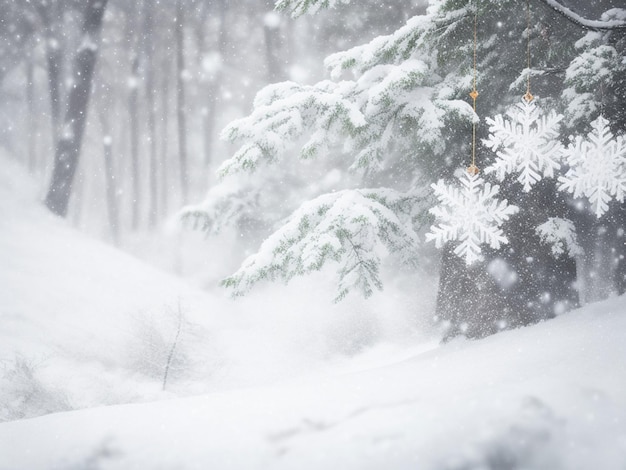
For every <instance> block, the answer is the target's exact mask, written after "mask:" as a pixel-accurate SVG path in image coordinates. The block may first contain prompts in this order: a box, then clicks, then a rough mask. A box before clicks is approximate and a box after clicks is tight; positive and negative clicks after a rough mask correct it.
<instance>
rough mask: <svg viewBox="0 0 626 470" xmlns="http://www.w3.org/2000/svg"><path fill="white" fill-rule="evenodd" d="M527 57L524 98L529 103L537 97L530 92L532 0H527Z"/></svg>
mask: <svg viewBox="0 0 626 470" xmlns="http://www.w3.org/2000/svg"><path fill="white" fill-rule="evenodd" d="M526 35H527V36H526V40H527V41H526V59H527V64H526V66H527V71H528V72H527V76H526V94H525V95H524V96H523V98H524V99H525V100H526V102H527V103H530V102H531V101H532V100H534V99H535V97H534V96H533V94H532V93H531V92H530V0H526Z"/></svg>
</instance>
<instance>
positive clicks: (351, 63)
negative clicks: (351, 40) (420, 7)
mask: <svg viewBox="0 0 626 470" xmlns="http://www.w3.org/2000/svg"><path fill="white" fill-rule="evenodd" d="M430 28H432V20H431V18H430V17H429V16H414V17H412V18H410V19H409V20H408V21H407V23H406V24H405V25H404V26H402V27H401V28H400V29H398V30H397V31H395V32H394V33H393V34H390V35H388V36H378V37H377V38H375V39H373V40H372V41H370V42H369V43H367V44H364V45H361V46H356V47H353V48H352V49H349V50H347V51H342V52H337V53H335V54H331V55H330V56H328V57H327V58H326V59H325V60H324V66H325V67H326V69H327V70H328V71H329V72H330V76H331V77H333V78H335V79H337V78H339V77H340V76H341V74H342V72H343V71H344V70H353V71H355V72H356V73H357V74H359V75H360V74H363V73H364V72H365V71H367V70H370V69H372V68H374V67H375V66H377V65H383V64H399V63H401V62H403V61H405V60H407V59H410V58H411V57H414V56H415V54H416V51H417V49H418V46H421V45H423V43H424V38H425V33H426V32H427V31H428V30H429V29H430Z"/></svg>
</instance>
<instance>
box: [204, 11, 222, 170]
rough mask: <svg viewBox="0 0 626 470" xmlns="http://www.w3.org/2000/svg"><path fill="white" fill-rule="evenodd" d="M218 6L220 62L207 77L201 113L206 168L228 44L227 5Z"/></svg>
mask: <svg viewBox="0 0 626 470" xmlns="http://www.w3.org/2000/svg"><path fill="white" fill-rule="evenodd" d="M217 4H218V8H219V17H220V26H219V32H218V36H217V51H218V53H219V60H220V61H221V63H219V64H216V65H215V69H214V71H213V76H211V77H209V80H210V84H209V86H208V89H207V95H208V96H207V106H206V108H204V110H203V113H202V131H203V132H202V133H203V137H204V139H203V144H204V167H205V169H207V170H208V168H209V166H210V165H211V161H212V160H213V141H214V135H213V133H214V131H215V121H216V116H217V106H218V103H219V97H220V93H221V89H222V79H223V72H222V68H223V62H224V60H225V57H226V47H227V44H228V24H227V12H228V6H227V4H226V0H217Z"/></svg>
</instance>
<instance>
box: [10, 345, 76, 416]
mask: <svg viewBox="0 0 626 470" xmlns="http://www.w3.org/2000/svg"><path fill="white" fill-rule="evenodd" d="M39 366H40V365H39V364H36V363H34V362H32V361H30V360H28V359H26V358H25V357H22V356H19V355H18V356H15V358H14V359H13V360H12V361H7V362H5V363H0V422H2V421H13V420H16V419H24V418H33V417H35V416H41V415H45V414H48V413H54V412H57V411H67V410H70V409H72V408H71V406H70V403H69V401H68V399H67V396H66V395H65V393H64V392H63V391H61V390H58V389H56V388H53V387H50V386H49V385H47V384H46V383H45V382H44V381H42V380H41V378H40V377H39Z"/></svg>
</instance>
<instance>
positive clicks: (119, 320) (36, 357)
mask: <svg viewBox="0 0 626 470" xmlns="http://www.w3.org/2000/svg"><path fill="white" fill-rule="evenodd" d="M2 167H3V169H1V170H0V211H1V212H0V213H1V214H2V217H0V254H1V256H2V261H3V263H2V265H1V268H0V285H1V286H2V292H1V294H0V302H1V303H0V307H1V308H0V325H1V328H0V360H1V361H2V371H1V373H0V409H2V410H5V411H6V410H9V411H11V410H13V412H14V413H15V412H16V410H17V411H19V410H22V411H25V412H31V414H30V416H32V415H33V414H42V413H50V414H47V415H45V416H39V417H35V418H31V419H19V418H20V416H15V415H14V416H5V417H4V419H9V421H6V422H4V423H0V469H1V470H14V469H33V470H37V469H51V468H56V469H78V468H80V469H85V468H101V469H159V468H162V469H170V468H178V469H207V468H219V469H229V468H232V469H250V468H255V469H293V468H298V469H315V470H318V469H326V468H328V469H331V468H341V469H380V468H393V469H416V468H417V469H424V470H429V469H432V470H441V469H445V470H473V469H533V470H542V469H545V470H560V469H563V470H565V469H598V468H601V469H603V470H623V469H624V468H625V467H626V359H625V358H626V341H624V339H623V337H624V335H623V332H624V331H626V301H625V300H624V299H623V298H621V297H620V298H614V299H611V300H609V301H606V302H603V303H598V304H593V305H590V306H587V307H585V308H584V309H581V310H579V311H575V312H571V313H568V314H565V315H562V316H560V317H558V318H556V319H554V320H550V321H547V322H544V323H542V324H539V325H535V326H532V327H528V328H523V329H518V330H513V331H506V332H502V333H499V334H497V335H494V336H491V337H488V338H486V339H483V340H480V341H465V340H456V341H453V342H451V343H449V344H446V345H443V346H434V345H433V344H432V343H431V344H428V343H424V342H420V340H419V338H416V336H415V334H409V333H407V332H406V331H407V330H408V329H409V327H408V325H409V322H408V320H407V319H406V318H405V317H404V316H403V313H402V312H403V310H402V309H400V308H398V305H397V304H395V306H394V304H388V305H386V304H385V303H384V302H383V300H381V298H377V297H376V296H374V297H373V299H372V303H368V304H366V303H363V304H352V307H351V308H352V309H353V311H352V312H346V311H345V310H334V311H331V310H328V311H327V306H326V305H325V304H324V303H323V302H322V301H320V299H322V298H324V296H322V295H319V292H318V291H317V290H316V289H315V288H311V287H310V288H309V290H311V291H312V292H309V293H308V294H307V293H306V289H302V291H300V292H299V293H298V295H300V296H302V298H301V303H300V304H297V303H296V302H297V299H296V298H295V297H293V292H294V291H293V290H291V289H293V288H290V290H289V292H291V293H290V294H284V296H283V298H278V297H276V296H272V293H276V292H281V291H279V290H276V291H272V290H271V288H268V290H265V291H263V290H261V292H260V293H258V294H255V295H253V296H252V297H251V299H250V300H246V299H244V302H243V303H237V304H234V303H232V302H231V301H228V300H225V299H222V298H216V297H215V296H208V295H205V294H203V293H202V292H199V291H196V290H194V289H192V288H189V287H187V286H186V285H185V284H184V283H183V282H181V281H180V280H177V279H175V278H173V277H170V276H168V275H166V274H163V273H160V272H158V271H156V270H153V269H151V268H149V267H147V266H145V265H143V264H142V263H140V262H139V261H136V260H134V259H133V258H131V257H128V256H126V255H124V254H122V253H120V252H118V251H116V250H114V249H112V248H110V247H107V246H106V245H103V244H100V243H98V242H95V241H93V240H90V239H88V238H85V237H82V236H81V235H79V234H77V233H75V232H74V231H72V230H70V229H68V228H67V227H66V226H65V224H64V223H62V222H61V221H58V220H56V219H54V218H53V217H52V216H49V215H48V214H47V213H46V212H45V211H44V210H42V209H40V208H38V207H37V205H36V204H34V203H35V202H36V200H37V198H36V197H35V193H34V191H32V190H25V188H24V186H26V185H27V184H28V180H27V179H26V178H23V177H16V176H15V175H19V170H18V169H17V168H14V167H12V166H11V162H3V165H2ZM7 168H8V170H7ZM11 175H12V176H11ZM306 286H312V284H309V283H307V284H306ZM394 292H395V291H393V290H392V291H391V292H390V291H386V292H385V294H386V295H387V296H390V295H393V294H394ZM178 299H180V301H181V305H183V310H184V313H185V319H186V323H185V329H184V333H185V335H184V336H183V338H182V340H181V344H180V346H181V353H182V352H184V353H185V354H183V355H181V356H179V361H180V362H179V363H177V366H178V369H177V370H178V373H177V374H174V376H173V377H172V378H171V382H169V383H168V387H167V388H166V391H165V392H161V391H160V386H161V379H162V365H163V364H162V361H163V357H162V356H160V355H159V353H158V351H159V349H158V348H157V351H156V352H155V351H154V344H157V345H158V344H159V343H158V338H159V334H160V335H161V336H162V337H163V338H162V343H163V344H165V345H169V344H171V334H172V329H173V326H172V323H171V322H172V321H174V322H175V319H176V311H177V306H178ZM304 303H306V304H308V306H306V307H305V306H303V305H304ZM168 306H169V307H168ZM368 306H369V307H368ZM337 308H338V307H337ZM342 308H346V307H342ZM368 308H370V309H373V310H367V309H368ZM168 309H169V310H168ZM168 311H172V312H173V314H168V313H167V312H168ZM372 312H374V313H372ZM221 313H228V315H221ZM333 317H334V318H333ZM338 318H340V320H338ZM155 329H156V331H155ZM383 338H384V339H386V340H387V342H385V341H383ZM390 338H394V339H395V343H393V344H395V347H392V343H391V342H390ZM402 341H404V343H403V342H402ZM410 344H413V346H409V345H410ZM398 345H402V347H401V348H399V346H398ZM161 349H162V347H161ZM166 349H167V348H166ZM15 354H17V356H15ZM338 358H344V360H343V361H338ZM155 364H156V365H155ZM305 372H306V373H305ZM20 387H22V388H20ZM25 392H29V393H31V395H30V396H31V397H32V396H34V397H35V398H38V399H39V400H40V401H39V405H49V406H48V408H49V409H47V410H46V409H43V408H41V409H39V410H38V411H39V413H35V412H33V409H35V411H37V410H36V406H35V405H36V404H35V403H32V402H31V403H28V402H24V400H25V398H27V396H26V395H25ZM199 392H203V394H202V395H200V396H194V397H186V398H180V397H179V396H180V395H189V394H192V393H199ZM177 396H178V397H177ZM163 398H170V399H168V400H163ZM157 399H161V400H160V401H150V402H149V400H157ZM11 400H12V401H11ZM20 400H22V402H20ZM130 401H142V402H143V403H134V404H125V405H114V403H123V402H130ZM103 404H112V405H111V406H98V405H103ZM55 407H56V408H55ZM88 407H89V409H80V410H74V411H63V410H64V409H68V408H88ZM44 408H45V406H44ZM54 411H57V412H54ZM51 412H54V413H51ZM25 417H28V414H26V415H25V416H22V418H25Z"/></svg>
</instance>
